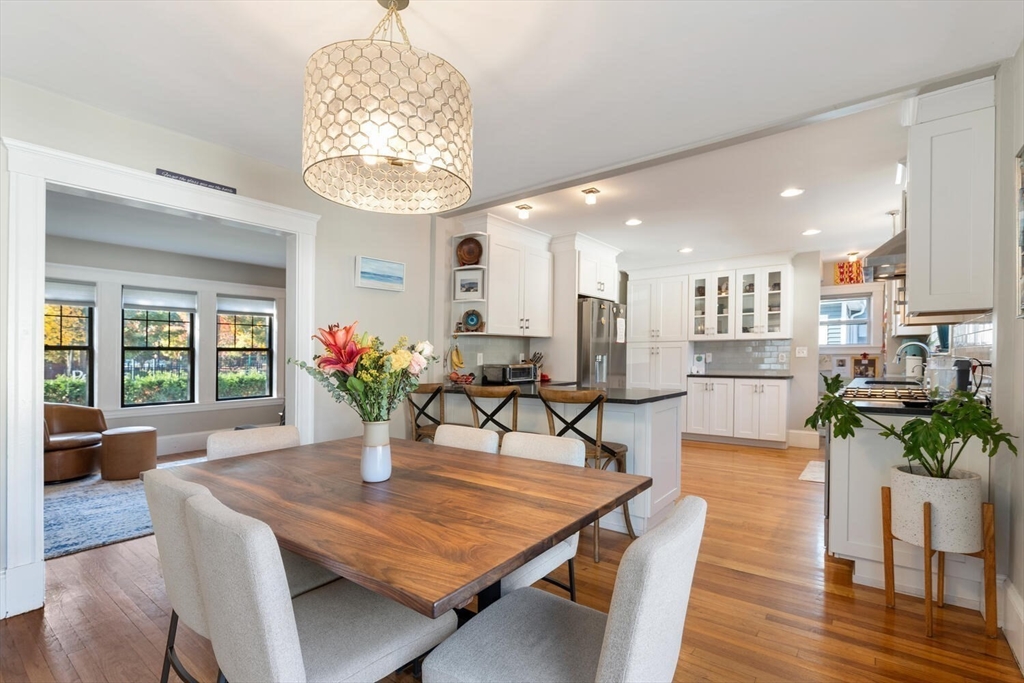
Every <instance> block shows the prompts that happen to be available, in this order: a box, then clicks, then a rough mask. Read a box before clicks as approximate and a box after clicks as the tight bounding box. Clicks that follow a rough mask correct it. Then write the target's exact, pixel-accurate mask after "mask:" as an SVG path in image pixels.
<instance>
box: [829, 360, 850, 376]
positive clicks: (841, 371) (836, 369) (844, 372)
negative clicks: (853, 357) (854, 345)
mask: <svg viewBox="0 0 1024 683" xmlns="http://www.w3.org/2000/svg"><path fill="white" fill-rule="evenodd" d="M832 373H833V374H836V375H839V376H840V377H842V378H843V379H849V378H850V357H849V356H832Z"/></svg>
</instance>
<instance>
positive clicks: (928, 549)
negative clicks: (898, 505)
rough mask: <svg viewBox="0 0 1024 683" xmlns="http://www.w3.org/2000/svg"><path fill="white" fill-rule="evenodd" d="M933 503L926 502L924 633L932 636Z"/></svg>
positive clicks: (933, 630) (933, 631)
mask: <svg viewBox="0 0 1024 683" xmlns="http://www.w3.org/2000/svg"><path fill="white" fill-rule="evenodd" d="M933 554H934V552H933V551H932V504H931V503H925V504H924V634H925V635H926V636H928V637H929V638H931V637H932V636H933V635H934V633H935V629H934V628H933V626H932V555H933Z"/></svg>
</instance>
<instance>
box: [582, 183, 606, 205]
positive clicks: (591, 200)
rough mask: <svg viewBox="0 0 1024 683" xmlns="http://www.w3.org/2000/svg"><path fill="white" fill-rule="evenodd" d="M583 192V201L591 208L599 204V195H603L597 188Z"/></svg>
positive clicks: (590, 188) (589, 188)
mask: <svg viewBox="0 0 1024 683" xmlns="http://www.w3.org/2000/svg"><path fill="white" fill-rule="evenodd" d="M582 192H583V196H584V200H583V201H585V202H586V203H587V204H588V205H590V206H593V205H594V204H597V195H599V194H601V190H599V189H597V188H596V187H588V188H587V189H585V190H582Z"/></svg>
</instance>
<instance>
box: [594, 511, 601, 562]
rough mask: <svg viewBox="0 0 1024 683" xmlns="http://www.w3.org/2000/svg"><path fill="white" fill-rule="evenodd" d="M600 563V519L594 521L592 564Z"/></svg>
mask: <svg viewBox="0 0 1024 683" xmlns="http://www.w3.org/2000/svg"><path fill="white" fill-rule="evenodd" d="M600 561H601V519H600V518H598V519H595V520H594V564H597V563H598V562H600Z"/></svg>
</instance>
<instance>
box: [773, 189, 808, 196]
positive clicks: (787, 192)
mask: <svg viewBox="0 0 1024 683" xmlns="http://www.w3.org/2000/svg"><path fill="white" fill-rule="evenodd" d="M803 193H804V191H803V190H802V189H800V188H799V187H791V188H789V189H787V190H783V191H782V192H780V193H779V196H781V197H798V196H800V195H802V194H803Z"/></svg>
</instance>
